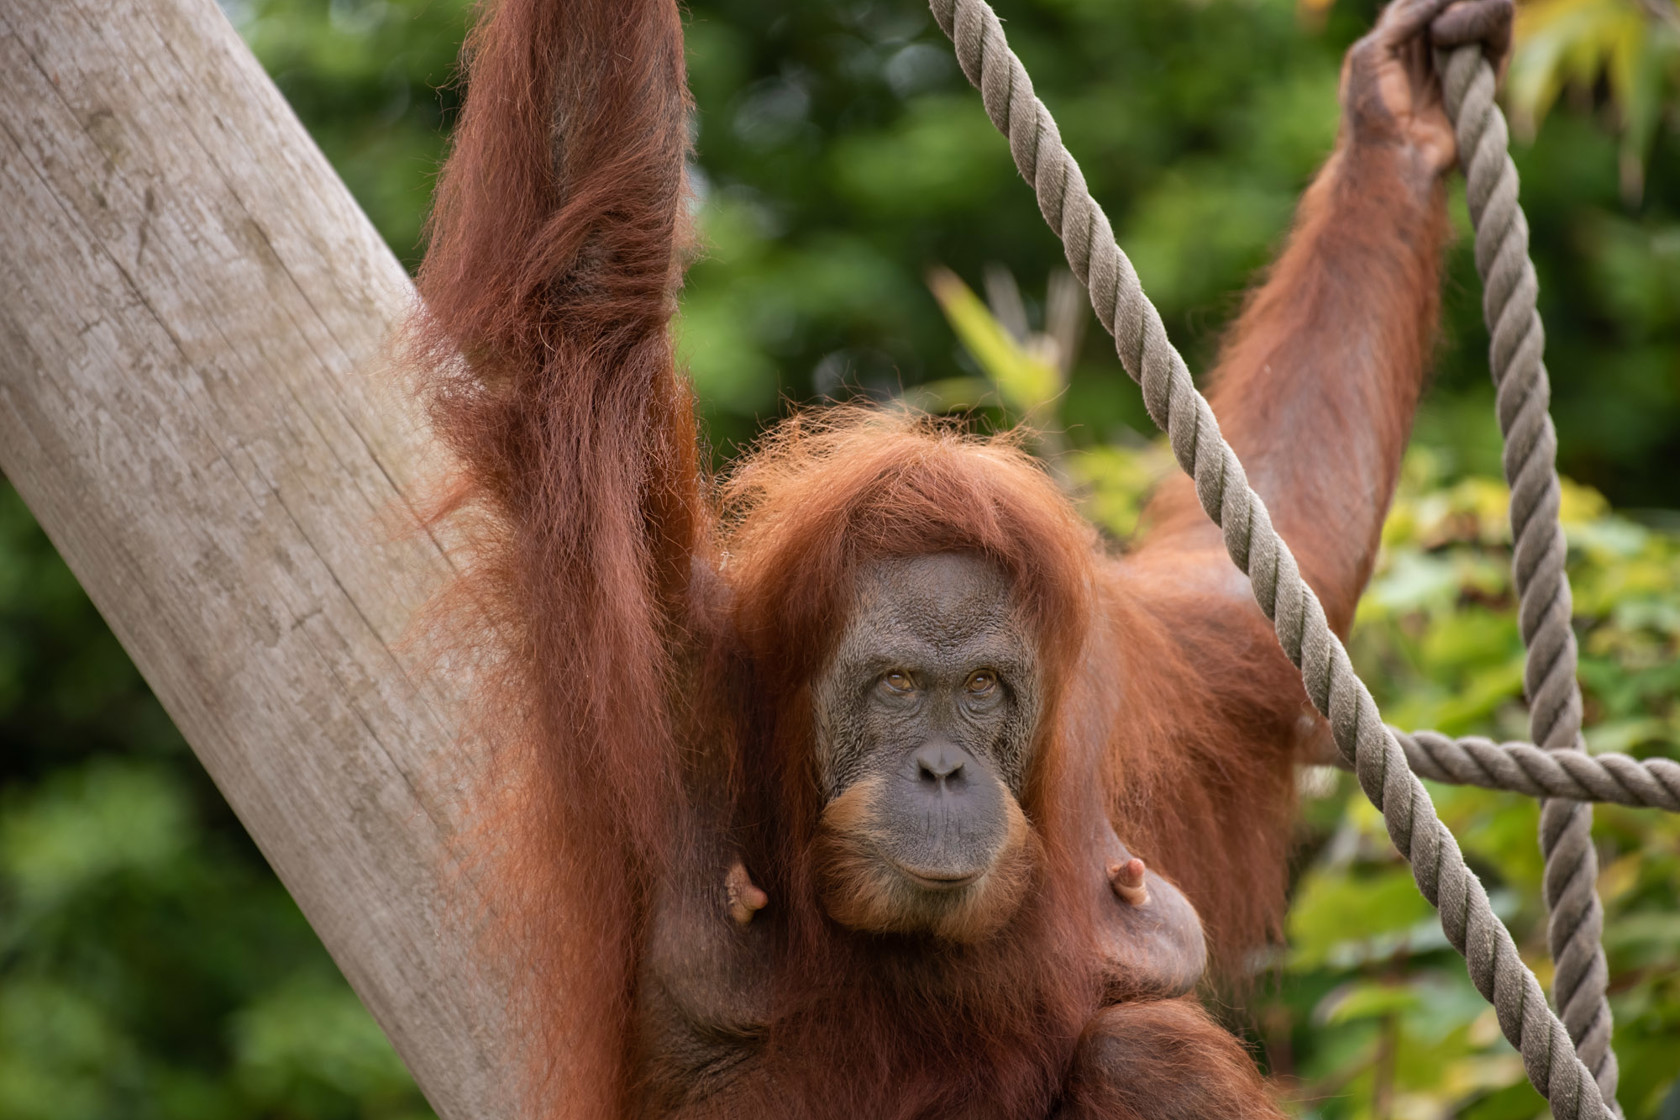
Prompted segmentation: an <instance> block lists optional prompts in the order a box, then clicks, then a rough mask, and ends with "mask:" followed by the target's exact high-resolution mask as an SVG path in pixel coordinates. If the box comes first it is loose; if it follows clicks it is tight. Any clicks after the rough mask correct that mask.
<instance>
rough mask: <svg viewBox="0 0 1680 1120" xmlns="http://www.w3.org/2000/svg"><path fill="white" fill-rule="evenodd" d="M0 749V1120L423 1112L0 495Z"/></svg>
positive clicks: (283, 900)
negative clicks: (1, 775) (2, 782)
mask: <svg viewBox="0 0 1680 1120" xmlns="http://www.w3.org/2000/svg"><path fill="white" fill-rule="evenodd" d="M0 744H3V750H0V765H3V766H4V771H3V773H4V777H5V779H6V781H5V785H4V788H3V789H0V1116H4V1117H7V1118H8V1120H13V1118H15V1120H35V1118H40V1120H82V1118H87V1120H107V1118H134V1120H147V1118H152V1117H156V1118H158V1120H196V1118H201V1117H202V1118H205V1120H211V1118H223V1117H236V1116H273V1117H286V1118H289V1120H339V1118H345V1120H348V1118H350V1117H366V1118H370V1120H411V1118H412V1120H419V1118H421V1117H425V1116H429V1115H430V1113H429V1111H427V1109H426V1107H425V1104H424V1102H423V1101H422V1099H421V1098H420V1095H419V1093H418V1092H417V1091H416V1090H415V1088H414V1086H413V1083H412V1082H411V1081H410V1079H409V1076H408V1073H407V1071H406V1070H405V1069H404V1068H403V1066H402V1063H401V1062H400V1061H399V1060H398V1058H397V1056H396V1053H395V1051H393V1050H392V1049H391V1045H390V1043H389V1042H387V1041H386V1039H385V1037H384V1035H383V1034H381V1033H380V1031H379V1028H378V1027H377V1026H376V1025H375V1024H374V1022H373V1020H372V1018H370V1017H369V1015H368V1014H367V1012H366V1011H365V1010H364V1009H363V1008H362V1006H361V1004H360V1002H359V1001H358V1000H357V999H356V997H355V995H354V994H353V993H352V992H351V991H350V989H349V988H348V987H347V986H346V985H345V983H344V981H343V979H342V978H340V976H339V975H338V972H337V970H336V969H335V968H334V967H333V965H332V962H331V960H329V959H328V957H327V955H326V953H325V952H324V951H323V950H322V948H321V945H320V942H319V941H318V940H316V938H315V935H314V934H313V933H312V932H311V931H310V929H309V927H308V925H307V924H306V923H305V922H304V920H303V917H302V915H301V914H299V913H298V910H297V907H296V906H295V905H294V904H293V902H292V900H291V899H290V897H288V896H287V894H286V892H285V890H284V889H283V888H282V887H281V886H280V884H279V882H278V881H276V880H275V878H274V876H273V874H272V873H271V872H270V871H269V870H268V868H267V867H266V866H265V865H264V864H263V862H262V858H261V857H260V856H259V855H258V854H257V852H256V851H255V849H254V848H252V847H251V845H250V842H249V841H248V840H247V839H246V838H245V835H244V833H243V832H242V831H241V830H240V828H239V826H238V824H237V822H236V821H234V820H233V818H232V815H231V814H230V813H229V812H228V810H227V808H226V806H225V805H224V804H223V803H222V801H221V799H220V797H218V796H217V794H216V792H215V790H214V789H213V788H212V787H211V786H210V783H209V781H208V779H207V778H206V777H205V776H204V773H203V771H202V770H200V769H199V768H198V766H197V764H196V763H195V762H194V761H193V759H192V756H191V754H190V753H189V752H188V751H187V749H186V745H185V744H184V743H182V742H181V740H180V737H179V736H178V735H176V733H175V731H174V729H173V728H171V727H170V725H169V721H168V719H167V717H165V716H164V714H163V712H162V711H161V710H160V709H159V708H158V706H157V702H156V701H155V700H153V699H152V698H151V696H150V695H149V694H148V693H147V691H146V689H145V686H144V684H143V683H142V682H141V681H140V679H139V677H138V676H137V675H136V674H135V672H134V669H133V668H132V667H131V666H130V665H129V663H128V661H127V659H126V658H125V657H124V656H123V654H122V650H121V649H120V648H119V647H118V646H117V644H116V642H115V641H114V640H113V639H112V637H111V635H110V633H109V631H107V630H106V629H105V627H104V625H103V624H102V623H101V622H100V620H99V617H98V615H97V614H95V613H94V610H93V608H92V606H91V604H89V603H88V601H87V598H86V596H84V595H83V594H82V592H81V590H80V589H79V588H78V587H77V586H76V582H75V580H74V579H73V578H72V577H71V575H70V573H69V571H68V570H66V569H65V567H64V565H63V563H62V562H61V561H60V560H59V559H58V557H57V556H56V555H54V553H53V551H52V548H51V546H50V545H49V544H48V543H47V540H46V538H45V537H44V536H43V535H42V534H41V531H40V529H39V528H37V527H36V526H35V524H34V522H33V521H32V520H31V519H30V517H29V513H28V511H27V510H25V509H24V508H23V504H22V503H21V502H20V501H19V500H18V498H17V494H16V493H15V492H14V491H13V490H12V489H11V487H10V486H9V485H6V484H5V483H4V482H3V481H0Z"/></svg>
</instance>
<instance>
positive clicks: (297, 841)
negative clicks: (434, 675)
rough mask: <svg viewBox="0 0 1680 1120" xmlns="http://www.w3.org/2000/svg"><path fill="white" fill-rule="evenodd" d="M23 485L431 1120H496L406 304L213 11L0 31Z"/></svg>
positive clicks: (496, 1026)
mask: <svg viewBox="0 0 1680 1120" xmlns="http://www.w3.org/2000/svg"><path fill="white" fill-rule="evenodd" d="M0 72H3V73H4V75H5V77H4V79H3V80H0V197H4V198H5V200H6V204H5V207H4V209H3V210H0V469H3V470H4V471H5V473H6V475H7V476H8V477H9V478H10V479H11V480H12V481H13V483H14V484H15V485H16V486H17V488H18V490H19V491H20V492H21V493H22V495H23V498H24V500H25V501H26V502H27V503H28V504H29V507H30V509H32V510H33V511H34V513H35V515H36V516H37V517H38V518H39V519H40V522H41V524H42V525H43V526H44V527H45V529H46V531H47V534H48V536H50V537H51V538H52V541H53V543H54V544H55V545H56V546H57V547H58V549H59V551H60V553H62V554H63V556H64V558H65V560H66V561H68V563H69V565H70V568H71V570H72V571H74V572H75V574H76V577H77V578H78V579H79V580H81V583H82V586H83V587H85V588H86V589H87V591H88V593H89V595H91V596H92V598H93V601H94V603H95V604H96V605H97V606H98V607H99V610H100V611H101V613H102V614H103V615H104V616H105V618H106V620H107V621H108V622H109V623H110V625H111V628H112V629H113V630H114V631H115V632H116V635H117V637H118V638H119V639H120V640H121V641H122V644H123V646H124V648H125V649H127V650H128V652H129V654H130V656H132V657H133V659H134V661H135V664H137V665H138V666H139V667H140V670H141V672H142V673H143V674H144V675H145V677H146V680H147V681H148V682H149V683H150V684H151V686H152V688H153V689H154V690H155V691H156V692H157V694H158V697H159V698H160V699H161V700H162V702H163V705H164V707H165V708H166V709H167V710H168V712H169V714H170V716H171V717H172V718H173V719H174V720H175V723H176V726H178V727H179V728H180V729H181V732H182V733H183V734H184V735H185V736H186V738H187V741H188V742H189V743H191V744H192V747H193V749H194V750H195V751H196V752H197V754H198V757H199V758H200V759H201V760H202V761H203V763H204V765H205V767H206V769H207V770H209V772H210V775H211V777H212V778H214V780H215V782H216V785H217V786H218V787H219V788H220V789H221V791H222V792H223V793H224V794H225V795H226V797H227V799H228V801H229V802H230V803H231V804H232V806H233V808H234V810H235V811H236V812H237V813H238V814H239V818H240V820H241V821H243V822H244V824H245V827H246V828H247V829H249V830H250V833H251V835H252V836H253V837H254V838H255V839H256V842H257V843H258V845H259V846H260V847H261V848H262V851H263V853H264V855H265V856H266V857H267V858H268V860H269V862H270V863H271V864H272V865H273V867H274V869H275V870H276V871H277V872H278V873H279V875H280V878H281V880H282V881H283V882H284V883H285V885H286V887H287V889H288V890H290V891H291V893H292V895H293V897H295V898H296V899H297V901H298V903H299V905H300V906H301V907H302V908H303V911H304V913H305V915H307V917H308V918H309V921H310V922H311V923H312V924H313V926H314V927H315V930H316V931H317V932H318V933H319V934H320V936H321V939H322V941H324V942H325V943H326V946H327V948H328V950H329V951H330V952H331V953H332V955H333V958H334V959H335V960H336V961H337V962H338V964H339V967H340V968H342V969H343V971H344V974H345V975H346V976H347V977H348V978H349V980H350V983H351V984H352V986H354V988H355V989H356V991H357V993H358V994H359V995H360V996H361V998H362V1000H363V1002H364V1003H366V1005H367V1006H368V1008H369V1010H371V1011H372V1013H373V1015H374V1017H375V1018H376V1019H377V1020H378V1021H379V1023H380V1025H381V1026H382V1027H383V1028H384V1029H385V1031H386V1032H387V1034H389V1035H390V1037H391V1039H392V1041H393V1042H394V1043H395V1044H396V1047H397V1050H398V1051H399V1053H401V1055H402V1057H403V1059H404V1060H405V1061H406V1062H407V1063H408V1066H409V1068H410V1069H411V1070H412V1071H413V1073H414V1075H415V1077H416V1079H417V1080H418V1081H419V1083H420V1086H421V1088H422V1089H423V1090H424V1092H425V1093H426V1095H427V1097H428V1098H429V1099H430V1101H431V1102H432V1104H433V1106H434V1107H435V1108H436V1109H437V1111H438V1112H439V1113H440V1114H441V1115H442V1116H444V1117H446V1118H450V1120H455V1118H465V1117H474V1116H489V1115H503V1114H505V1112H506V1108H505V1104H504V1101H505V1098H501V1097H499V1096H498V1090H499V1088H500V1087H501V1086H504V1085H505V1084H506V1077H505V1076H504V1074H505V1069H504V1068H502V1065H501V1063H502V1057H501V1056H502V1054H503V1053H504V1051H505V1047H504V1046H503V1045H502V1044H501V1040H500V1037H499V1032H500V1029H501V1028H500V1018H499V1008H500V1006H501V1003H502V1001H501V999H500V998H499V996H498V994H497V991H496V986H495V984H494V983H493V982H491V981H490V980H489V979H487V977H486V976H485V975H484V973H483V970H482V969H481V967H480V966H479V964H478V963H477V960H476V957H477V955H478V954H477V953H476V952H475V949H476V942H475V934H474V931H473V926H474V923H475V921H476V920H477V919H478V918H479V917H480V915H479V914H477V912H476V907H475V905H474V901H473V898H472V897H471V892H470V888H469V887H468V886H467V885H466V881H465V877H464V876H463V875H462V874H460V872H459V869H458V868H457V867H455V866H454V865H453V864H452V862H451V841H452V839H453V838H454V836H455V835H456V831H457V826H458V818H459V815H460V805H459V803H458V801H457V800H456V798H455V794H454V790H455V788H456V786H455V777H454V776H453V775H452V769H451V767H450V766H449V765H446V761H447V760H448V758H449V749H450V746H451V743H452V741H453V735H454V732H453V730H452V728H451V721H450V718H449V712H450V710H451V704H450V697H449V696H448V695H447V693H446V692H445V690H444V689H443V687H442V686H440V684H439V682H437V681H427V680H425V679H423V678H422V677H421V676H420V675H419V674H417V673H415V672H412V671H411V666H409V665H406V664H405V660H404V658H405V656H406V655H405V653H404V649H403V646H402V641H403V639H404V637H405V634H406V633H407V631H408V629H409V627H410V622H411V619H412V617H413V615H414V612H415V611H416V609H417V608H418V607H419V606H420V605H421V604H422V603H423V602H424V601H425V600H426V599H427V597H428V596H429V594H430V593H431V592H432V590H433V589H435V588H436V586H437V585H438V582H439V581H440V580H441V579H442V578H443V577H444V576H445V575H446V573H447V571H448V568H449V562H448V558H447V555H446V552H445V550H444V549H442V548H441V547H440V546H439V545H438V543H437V542H436V541H434V540H432V539H430V538H428V537H427V536H425V535H424V534H412V533H411V534H406V535H405V534H400V533H392V532H391V531H390V525H391V521H392V518H393V515H395V516H396V517H398V518H399V519H400V517H401V515H402V513H403V511H404V510H405V509H406V508H407V507H406V502H407V501H408V500H409V498H410V497H411V496H412V494H413V492H414V488H415V484H416V479H417V477H418V476H417V469H418V466H419V463H420V459H421V452H422V450H423V448H424V444H423V441H422V438H421V432H420V425H418V424H417V423H416V422H415V419H414V417H413V416H412V415H411V414H410V413H411V411H412V409H411V408H410V407H409V406H408V405H407V404H406V403H405V401H404V399H403V395H402V393H401V391H400V386H398V385H397V384H395V381H394V379H393V378H392V377H390V376H389V374H388V373H387V372H385V371H383V370H382V369H381V365H382V362H383V360H384V357H385V354H386V349H387V343H388V336H389V334H390V331H391V328H392V327H393V325H394V324H396V323H397V322H398V321H399V320H400V319H401V317H402V315H403V314H404V311H405V309H406V308H407V307H408V306H409V303H410V301H411V300H412V298H413V292H412V288H411V286H410V284H409V281H408V278H407V276H406V275H405V274H404V272H403V269H402V267H401V266H400V265H399V264H398V262H397V261H396V259H395V258H394V257H393V256H392V255H391V253H390V252H389V251H388V250H387V249H386V247H385V245H384V244H383V243H382V242H381V240H380V238H379V236H378V234H377V233H376V232H375V231H374V229H373V227H372V226H371V225H370V224H369V222H368V220H367V218H366V217H365V216H364V215H363V214H362V212H361V211H360V209H359V208H358V207H357V206H356V203H355V201H354V200H353V199H352V198H351V197H350V193H349V192H348V191H347V190H346V189H345V187H344V185H343V184H342V183H341V182H340V181H339V179H338V177H337V176H336V175H335V174H334V173H333V171H332V169H331V167H330V166H329V165H328V164H327V161H326V159H325V158H324V157H323V156H322V155H321V153H320V151H319V150H318V149H317V148H316V147H315V145H314V143H313V142H312V141H311V140H310V138H309V136H308V135H307V134H306V133H305V132H304V129H303V126H302V125H301V124H300V123H299V122H298V120H297V118H296V116H294V114H293V113H292V111H291V110H290V108H289V107H288V106H287V105H286V102H285V100H284V99H283V98H282V97H281V95H280V93H279V91H278V90H277V89H276V88H275V87H274V85H273V83H272V82H270V81H269V79H268V77H267V76H266V75H265V74H264V73H263V71H262V68H261V67H260V66H259V65H258V63H257V61H256V60H255V59H254V58H253V57H252V56H251V54H250V52H249V51H248V50H247V49H246V48H245V46H244V44H243V43H241V42H240V40H239V37H238V36H237V34H236V33H235V32H234V30H233V28H232V27H231V26H230V25H229V24H228V22H227V20H226V19H225V18H224V16H223V15H222V13H221V11H220V10H219V9H218V8H217V6H216V4H215V3H214V0H7V3H6V4H5V5H4V6H3V7H0Z"/></svg>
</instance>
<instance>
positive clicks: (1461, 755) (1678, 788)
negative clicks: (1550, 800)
mask: <svg viewBox="0 0 1680 1120" xmlns="http://www.w3.org/2000/svg"><path fill="white" fill-rule="evenodd" d="M1388 730H1389V734H1391V735H1393V736H1394V737H1395V739H1397V740H1398V741H1399V743H1400V747H1401V749H1402V750H1404V751H1405V752H1406V762H1407V763H1408V764H1409V765H1410V766H1411V768H1412V772H1413V773H1415V774H1416V775H1417V776H1418V777H1420V778H1431V779H1433V780H1435V781H1438V782H1451V783H1453V784H1454V785H1461V786H1480V787H1482V788H1483V789H1500V790H1508V791H1510V792H1512V793H1526V794H1528V795H1529V796H1530V797H1562V798H1568V799H1570V800H1573V801H1609V802H1613V803H1615V804H1617V805H1632V806H1635V807H1638V808H1651V809H1667V810H1668V811H1669V812H1671V813H1677V812H1680V762H1674V761H1672V760H1670V759H1666V758H1651V759H1644V760H1641V759H1637V758H1631V757H1629V756H1628V755H1625V754H1601V755H1590V754H1587V753H1585V752H1584V751H1547V750H1543V749H1541V748H1540V747H1536V746H1535V745H1534V744H1533V743H1496V742H1494V741H1493V740H1492V739H1484V738H1482V737H1480V736H1474V735H1472V736H1466V737H1464V738H1462V739H1455V738H1453V737H1452V736H1450V735H1443V734H1441V733H1440V732H1439V731H1400V730H1397V729H1395V728H1393V727H1391V728H1389V729H1388ZM1589 1065H1590V1063H1589ZM1600 1084H1602V1082H1600Z"/></svg>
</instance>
